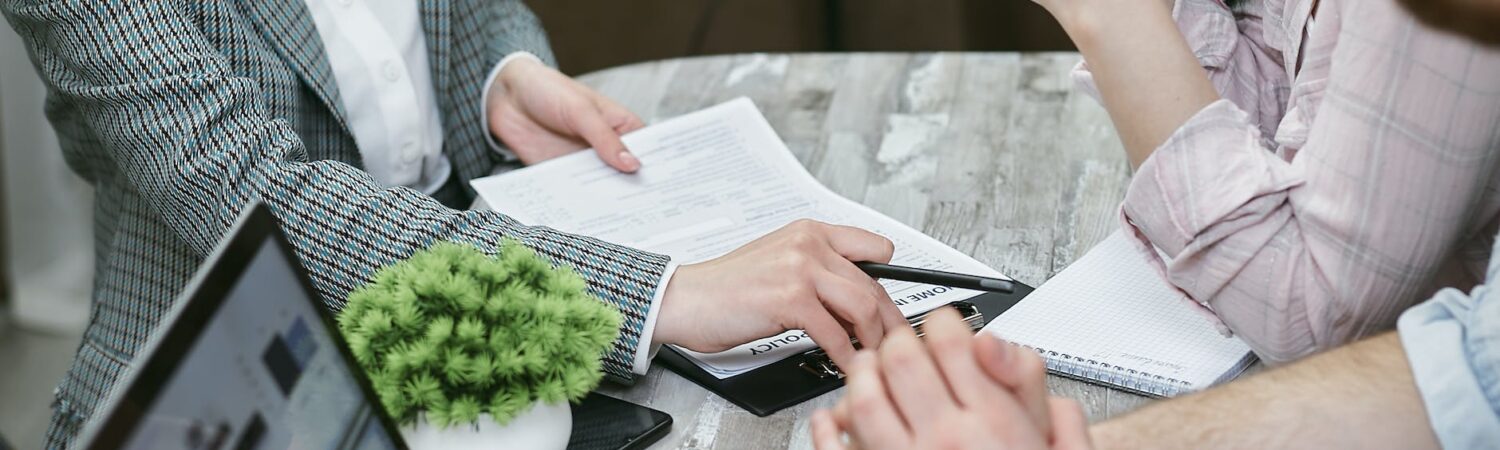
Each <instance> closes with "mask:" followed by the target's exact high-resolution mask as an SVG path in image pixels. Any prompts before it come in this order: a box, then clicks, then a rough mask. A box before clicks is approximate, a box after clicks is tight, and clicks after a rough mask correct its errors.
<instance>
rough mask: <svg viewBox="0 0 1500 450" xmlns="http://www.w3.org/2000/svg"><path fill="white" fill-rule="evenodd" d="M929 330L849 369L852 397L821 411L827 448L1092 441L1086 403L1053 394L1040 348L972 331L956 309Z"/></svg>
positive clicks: (861, 357) (818, 438)
mask: <svg viewBox="0 0 1500 450" xmlns="http://www.w3.org/2000/svg"><path fill="white" fill-rule="evenodd" d="M923 328H924V329H925V330H926V331H927V335H926V337H925V338H924V340H925V343H924V342H923V340H918V339H917V336H916V334H915V333H914V332H912V330H910V329H909V328H908V329H904V330H895V331H892V332H891V333H890V336H888V337H887V338H886V341H885V342H884V343H882V344H881V346H880V349H879V350H862V351H860V352H859V354H858V355H856V356H855V357H854V360H853V361H852V362H851V364H849V365H843V366H841V367H843V368H844V372H845V373H846V374H848V378H846V382H845V385H846V386H847V392H846V393H845V395H844V398H843V399H841V400H840V401H839V403H838V405H837V406H835V407H834V408H833V409H832V410H822V411H818V412H817V413H816V414H815V415H814V416H813V418H812V438H813V444H814V445H815V446H816V447H817V448H818V450H848V449H851V448H858V449H864V450H873V449H934V448H942V449H1048V448H1050V449H1070V450H1072V449H1086V448H1089V446H1090V443H1089V438H1088V431H1087V426H1088V420H1087V419H1086V418H1085V417H1084V415H1083V410H1082V409H1081V408H1079V406H1078V403H1077V402H1074V401H1072V400H1068V399H1062V398H1055V397H1054V398H1048V396H1047V377H1046V366H1045V365H1044V364H1043V363H1042V360H1041V358H1040V357H1038V356H1037V355H1036V353H1034V352H1032V351H1030V350H1026V349H1022V348H1019V347H1015V346H1012V345H1010V344H1006V343H1003V342H1001V341H1000V340H999V339H996V338H994V337H992V336H989V335H987V334H984V333H981V334H980V335H979V336H973V335H971V334H970V332H969V327H968V326H967V325H965V324H964V323H963V321H962V319H960V318H959V316H958V313H957V312H955V311H953V310H952V309H951V308H943V309H942V310H939V311H936V312H934V313H933V315H932V316H930V318H929V319H928V320H927V322H926V324H925V325H923ZM846 435H847V436H848V442H845V440H844V439H843V438H844V436H846Z"/></svg>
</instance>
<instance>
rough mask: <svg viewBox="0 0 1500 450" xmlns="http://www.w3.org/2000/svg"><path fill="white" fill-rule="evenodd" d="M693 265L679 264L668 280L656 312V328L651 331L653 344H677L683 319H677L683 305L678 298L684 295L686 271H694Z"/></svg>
mask: <svg viewBox="0 0 1500 450" xmlns="http://www.w3.org/2000/svg"><path fill="white" fill-rule="evenodd" d="M691 267H692V266H678V267H677V270H676V271H675V272H673V273H672V276H671V278H668V279H667V280H666V283H667V285H666V287H665V288H663V290H662V294H661V306H660V307H659V308H661V309H659V310H658V311H657V313H656V330H655V331H653V332H652V333H651V345H653V346H656V345H664V344H676V343H678V342H679V340H678V333H679V331H678V327H679V326H681V325H682V323H681V322H682V321H680V320H677V319H676V318H675V317H674V315H675V313H676V312H677V309H678V308H679V307H680V306H682V305H681V304H680V303H681V302H679V301H676V300H677V299H679V298H681V297H682V295H683V294H682V290H683V289H684V288H683V284H684V282H683V281H682V278H683V274H684V273H690V272H692V269H691Z"/></svg>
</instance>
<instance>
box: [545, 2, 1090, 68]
mask: <svg viewBox="0 0 1500 450" xmlns="http://www.w3.org/2000/svg"><path fill="white" fill-rule="evenodd" d="M526 3H527V5H529V6H531V8H532V10H533V11H535V12H536V14H537V15H538V16H539V17H541V19H542V24H543V25H544V26H546V27H547V34H548V35H549V36H550V37H551V39H552V48H553V50H554V51H555V52H556V53H557V59H558V64H559V65H560V66H561V68H562V70H563V71H564V72H567V73H568V74H571V75H577V74H581V73H587V72H592V71H595V70H599V69H603V68H607V67H613V66H618V65H623V64H629V63H633V62H641V61H650V60H656V59H664V58H676V57H682V56H692V55H713V54H724V53H745V52H835V51H1029V50H1072V49H1073V45H1072V43H1070V42H1069V41H1068V38H1067V35H1065V34H1063V31H1062V29H1061V28H1059V27H1058V25H1057V22H1056V21H1055V20H1053V19H1052V17H1051V16H1050V15H1048V14H1047V12H1046V11H1045V10H1043V9H1042V8H1041V7H1040V6H1037V5H1036V4H1035V3H1032V2H1031V1H1029V0H526Z"/></svg>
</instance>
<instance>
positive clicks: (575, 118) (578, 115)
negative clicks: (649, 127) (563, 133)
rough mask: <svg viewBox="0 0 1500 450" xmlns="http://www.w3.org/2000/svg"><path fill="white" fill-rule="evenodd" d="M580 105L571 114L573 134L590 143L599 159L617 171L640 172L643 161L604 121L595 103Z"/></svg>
mask: <svg viewBox="0 0 1500 450" xmlns="http://www.w3.org/2000/svg"><path fill="white" fill-rule="evenodd" d="M578 105H579V106H576V107H574V111H572V112H571V113H570V114H571V117H572V120H571V122H572V124H573V132H574V133H577V134H578V136H579V137H582V138H583V140H584V141H585V142H588V143H589V146H590V147H593V148H594V152H595V153H598V154H599V159H602V160H604V163H605V164H609V166H610V167H613V168H615V170H619V171H621V172H627V173H628V172H635V171H636V170H640V168H641V161H640V160H638V159H636V157H635V155H632V154H630V151H629V150H627V149H626V148H625V142H623V141H621V140H620V133H619V132H618V131H615V128H614V127H611V126H610V125H609V123H607V122H606V121H605V120H604V115H603V113H602V112H601V111H600V110H599V108H597V107H595V106H594V104H593V103H582V102H580V103H578Z"/></svg>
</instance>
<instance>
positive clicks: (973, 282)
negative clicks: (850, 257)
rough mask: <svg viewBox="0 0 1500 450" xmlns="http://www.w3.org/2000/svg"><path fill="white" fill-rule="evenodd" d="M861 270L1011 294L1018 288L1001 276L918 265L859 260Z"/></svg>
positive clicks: (878, 275) (875, 275) (872, 274)
mask: <svg viewBox="0 0 1500 450" xmlns="http://www.w3.org/2000/svg"><path fill="white" fill-rule="evenodd" d="M854 265H855V266H859V270H863V271H864V272H865V274H866V275H869V276H870V278H885V279H888V280H897V281H909V282H912V283H922V284H931V285H936V286H948V287H953V288H960V289H973V290H976V291H988V292H1000V293H1005V294H1009V293H1011V292H1014V291H1015V290H1016V284H1015V283H1014V282H1012V281H1010V280H1002V279H999V278H990V277H981V276H977V275H966V274H962V273H953V272H943V271H941V270H930V269H919V268H916V267H904V266H893V265H890V264H881V263H872V262H857V263H854Z"/></svg>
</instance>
